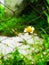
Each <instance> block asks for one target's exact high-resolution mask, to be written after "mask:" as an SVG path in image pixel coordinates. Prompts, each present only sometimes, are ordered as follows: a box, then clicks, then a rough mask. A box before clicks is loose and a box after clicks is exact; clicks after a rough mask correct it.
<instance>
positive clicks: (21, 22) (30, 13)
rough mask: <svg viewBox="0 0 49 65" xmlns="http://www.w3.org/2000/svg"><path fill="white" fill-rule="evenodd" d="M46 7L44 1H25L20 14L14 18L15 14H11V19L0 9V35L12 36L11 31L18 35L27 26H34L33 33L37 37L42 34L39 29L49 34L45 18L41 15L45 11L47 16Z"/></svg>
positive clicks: (48, 25) (46, 4)
mask: <svg viewBox="0 0 49 65" xmlns="http://www.w3.org/2000/svg"><path fill="white" fill-rule="evenodd" d="M24 6H25V5H24ZM47 6H49V4H48V3H47V1H46V0H26V6H25V8H24V9H23V10H22V11H21V14H19V16H16V14H15V12H13V16H12V17H11V16H7V14H5V12H4V8H1V7H0V9H1V10H0V34H1V35H8V36H13V35H15V34H14V32H13V31H12V29H14V30H15V31H17V32H18V33H19V32H23V30H24V28H25V27H26V26H28V25H31V26H34V27H35V32H36V33H38V34H39V35H40V34H41V33H42V34H43V31H42V30H41V29H44V30H45V31H46V33H47V34H49V24H48V21H47V16H46V15H45V14H44V13H43V11H46V12H47V13H48V14H49V11H48V9H47Z"/></svg>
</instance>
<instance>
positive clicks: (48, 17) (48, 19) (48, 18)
mask: <svg viewBox="0 0 49 65" xmlns="http://www.w3.org/2000/svg"><path fill="white" fill-rule="evenodd" d="M47 21H48V24H49V16H47Z"/></svg>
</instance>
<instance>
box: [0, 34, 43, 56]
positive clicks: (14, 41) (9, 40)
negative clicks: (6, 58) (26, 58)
mask: <svg viewBox="0 0 49 65" xmlns="http://www.w3.org/2000/svg"><path fill="white" fill-rule="evenodd" d="M24 40H25V41H26V42H27V44H24V43H22V42H24ZM39 41H40V43H39ZM34 42H35V44H42V39H41V38H39V37H38V36H33V37H32V35H28V34H27V33H26V34H19V35H18V36H15V37H5V36H0V53H2V54H4V55H6V54H8V53H10V52H13V51H14V49H15V48H16V47H17V48H18V50H19V52H20V53H21V54H24V55H26V54H30V53H31V52H32V50H34V47H32V48H31V47H30V45H33V44H34ZM28 48H30V50H28Z"/></svg>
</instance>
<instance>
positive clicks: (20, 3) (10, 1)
mask: <svg viewBox="0 0 49 65" xmlns="http://www.w3.org/2000/svg"><path fill="white" fill-rule="evenodd" d="M25 1H26V0H5V5H6V8H5V9H6V12H7V14H8V15H13V12H15V14H16V15H19V14H20V12H21V11H22V10H23V8H24V5H25Z"/></svg>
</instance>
